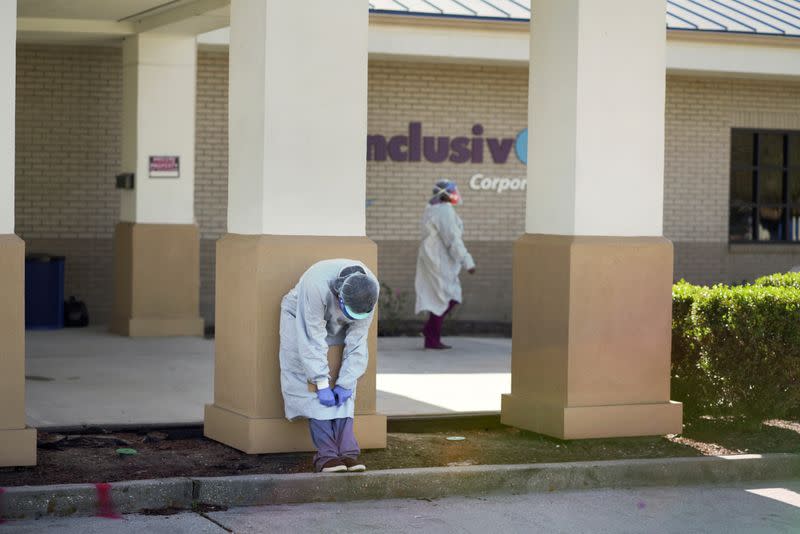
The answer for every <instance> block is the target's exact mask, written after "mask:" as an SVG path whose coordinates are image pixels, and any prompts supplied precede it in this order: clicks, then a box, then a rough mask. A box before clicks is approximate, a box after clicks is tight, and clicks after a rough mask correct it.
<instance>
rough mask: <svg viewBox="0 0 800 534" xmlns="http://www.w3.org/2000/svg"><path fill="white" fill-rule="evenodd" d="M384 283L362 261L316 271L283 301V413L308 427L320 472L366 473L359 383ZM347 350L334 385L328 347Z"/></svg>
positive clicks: (337, 262)
mask: <svg viewBox="0 0 800 534" xmlns="http://www.w3.org/2000/svg"><path fill="white" fill-rule="evenodd" d="M378 291H379V290H378V281H377V279H376V278H375V275H374V274H372V272H371V271H370V270H369V269H368V268H367V267H366V266H365V265H364V264H363V263H361V262H360V261H357V260H348V259H332V260H324V261H320V262H318V263H315V264H314V265H312V266H311V267H310V268H309V269H308V270H307V271H306V272H305V273H304V274H303V276H302V277H301V278H300V281H299V282H298V283H297V285H296V286H295V287H294V288H293V289H292V290H291V291H289V293H288V294H287V295H286V296H285V297H283V300H282V301H281V324H280V337H281V344H280V364H281V391H282V392H283V402H284V411H285V414H286V418H287V419H289V420H290V421H292V420H294V419H297V418H301V417H305V418H307V419H308V420H309V427H310V430H311V439H312V440H313V442H314V446H315V447H316V448H317V454H316V455H315V456H314V468H315V470H316V471H323V472H338V471H364V470H365V469H366V467H365V466H364V464H363V463H360V462H359V461H358V455H359V454H360V452H361V451H360V449H359V447H358V443H357V442H356V438H355V435H354V434H353V415H354V411H355V390H356V382H357V381H358V379H359V378H360V377H361V375H363V374H364V372H365V371H366V369H367V362H368V360H369V353H368V352H369V351H368V348H367V337H368V334H369V328H370V324H371V323H372V318H373V316H374V309H375V303H376V302H377V300H378ZM334 345H344V352H343V355H342V361H341V366H340V368H339V372H338V376H336V377H335V383H334V381H333V378H332V377H331V369H330V366H329V361H328V348H329V347H332V346H334Z"/></svg>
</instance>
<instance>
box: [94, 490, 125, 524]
mask: <svg viewBox="0 0 800 534" xmlns="http://www.w3.org/2000/svg"><path fill="white" fill-rule="evenodd" d="M94 487H95V488H96V489H97V517H105V518H107V519H122V516H121V515H119V514H118V513H117V511H116V510H114V501H112V500H111V484H109V483H107V482H103V483H101V484H95V485H94Z"/></svg>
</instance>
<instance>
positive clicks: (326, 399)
mask: <svg viewBox="0 0 800 534" xmlns="http://www.w3.org/2000/svg"><path fill="white" fill-rule="evenodd" d="M352 396H353V390H352V389H344V388H343V387H340V386H334V388H333V389H331V388H322V389H318V390H317V399H319V403H320V404H322V405H323V406H328V407H331V406H341V405H342V404H344V403H345V402H347V399H349V398H350V397H352Z"/></svg>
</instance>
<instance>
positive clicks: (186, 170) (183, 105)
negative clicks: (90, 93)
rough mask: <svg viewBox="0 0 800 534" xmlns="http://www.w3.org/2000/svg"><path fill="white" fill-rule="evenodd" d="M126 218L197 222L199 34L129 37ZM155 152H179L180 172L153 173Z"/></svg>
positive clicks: (125, 104) (125, 83) (125, 76)
mask: <svg viewBox="0 0 800 534" xmlns="http://www.w3.org/2000/svg"><path fill="white" fill-rule="evenodd" d="M122 59H123V74H122V79H123V89H122V99H123V131H122V169H121V171H122V172H134V173H135V185H134V189H133V190H123V191H122V199H121V207H120V219H121V220H122V221H124V222H132V223H150V224H192V223H194V140H195V131H194V125H195V87H196V79H197V77H196V70H197V48H196V39H195V37H194V36H192V37H186V36H177V35H160V34H159V35H155V34H140V35H135V36H133V37H128V38H126V39H125V43H124V44H123V51H122ZM151 156H178V157H179V165H180V171H179V173H180V176H179V177H177V178H173V177H151V172H150V157H151Z"/></svg>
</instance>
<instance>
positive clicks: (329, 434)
mask: <svg viewBox="0 0 800 534" xmlns="http://www.w3.org/2000/svg"><path fill="white" fill-rule="evenodd" d="M308 426H309V427H310V429H311V440H312V441H313V442H314V446H315V447H316V448H317V454H315V455H314V469H315V470H316V471H317V472H319V471H322V466H323V465H325V463H326V462H328V461H330V460H334V459H337V458H353V459H356V458H358V455H359V454H360V453H361V449H360V448H359V447H358V442H357V441H356V436H355V434H353V418H352V417H342V418H341V419H331V420H328V421H325V420H321V419H309V420H308Z"/></svg>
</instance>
